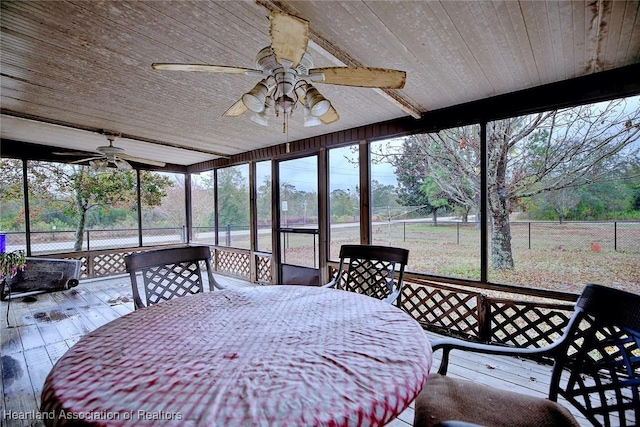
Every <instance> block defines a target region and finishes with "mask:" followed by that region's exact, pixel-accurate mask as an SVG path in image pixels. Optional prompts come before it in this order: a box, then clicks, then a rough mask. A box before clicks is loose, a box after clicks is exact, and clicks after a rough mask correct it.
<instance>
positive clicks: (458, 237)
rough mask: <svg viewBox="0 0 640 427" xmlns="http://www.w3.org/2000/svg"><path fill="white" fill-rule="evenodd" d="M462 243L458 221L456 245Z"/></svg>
mask: <svg viewBox="0 0 640 427" xmlns="http://www.w3.org/2000/svg"><path fill="white" fill-rule="evenodd" d="M459 244H460V223H459V222H456V245H459Z"/></svg>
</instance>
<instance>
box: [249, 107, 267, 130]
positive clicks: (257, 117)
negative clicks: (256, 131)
mask: <svg viewBox="0 0 640 427" xmlns="http://www.w3.org/2000/svg"><path fill="white" fill-rule="evenodd" d="M265 113H266V111H262V112H261V113H253V114H252V115H250V116H249V120H251V121H252V122H254V123H257V124H259V125H260V126H265V127H266V126H269V117H268V116H267V115H266V114H265Z"/></svg>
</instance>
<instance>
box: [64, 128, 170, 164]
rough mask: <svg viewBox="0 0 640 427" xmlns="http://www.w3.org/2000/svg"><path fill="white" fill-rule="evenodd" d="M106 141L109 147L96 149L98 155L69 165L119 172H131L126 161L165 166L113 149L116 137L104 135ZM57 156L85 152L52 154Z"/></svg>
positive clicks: (119, 149) (81, 154)
mask: <svg viewBox="0 0 640 427" xmlns="http://www.w3.org/2000/svg"><path fill="white" fill-rule="evenodd" d="M105 136H106V138H107V140H108V141H109V145H101V146H99V147H97V148H96V152H97V154H98V155H96V156H93V157H88V158H84V159H80V160H75V161H73V162H70V163H84V162H89V166H91V167H92V168H94V169H97V170H102V171H103V170H106V168H107V167H108V166H109V164H112V165H114V166H115V167H117V168H118V169H121V170H131V169H132V167H131V164H129V162H127V160H129V161H132V162H137V163H143V164H146V165H151V166H159V167H163V166H165V163H164V162H158V161H155V160H149V159H142V158H140V157H134V156H130V155H129V154H126V153H125V152H124V148H121V147H115V146H114V145H113V143H114V141H115V140H116V139H117V138H118V135H113V134H106V135H105ZM53 154H58V155H66V156H69V155H71V156H86V155H87V154H86V153H85V152H76V153H73V152H67V153H53Z"/></svg>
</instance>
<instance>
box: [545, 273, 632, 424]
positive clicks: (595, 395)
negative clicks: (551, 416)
mask: <svg viewBox="0 0 640 427" xmlns="http://www.w3.org/2000/svg"><path fill="white" fill-rule="evenodd" d="M557 350H558V352H557V353H556V361H555V365H554V370H553V375H552V378H551V388H550V391H549V398H550V399H551V400H556V399H557V396H558V395H561V396H563V397H564V398H565V399H567V400H568V401H569V402H571V404H573V405H574V406H575V407H576V408H578V409H579V410H580V411H581V412H582V413H583V414H584V415H585V416H586V418H587V419H588V420H589V421H590V422H592V423H593V424H594V425H603V426H611V425H618V426H625V425H636V424H638V423H640V396H639V393H640V392H639V388H640V295H637V294H633V293H630V292H625V291H621V290H617V289H612V288H608V287H604V286H600V285H592V284H591V285H587V286H586V288H585V290H584V291H583V293H582V295H581V296H580V298H579V300H578V302H577V303H576V311H575V313H574V315H573V317H572V318H571V321H570V323H569V325H568V326H567V329H566V330H565V333H564V334H563V337H562V339H561V340H560V345H559V346H558V348H557Z"/></svg>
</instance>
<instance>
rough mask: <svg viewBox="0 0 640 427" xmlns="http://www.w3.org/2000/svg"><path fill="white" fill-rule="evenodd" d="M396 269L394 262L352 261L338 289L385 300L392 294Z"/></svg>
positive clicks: (355, 259) (356, 259)
mask: <svg viewBox="0 0 640 427" xmlns="http://www.w3.org/2000/svg"><path fill="white" fill-rule="evenodd" d="M394 268H395V263H394V262H388V261H381V260H375V261H372V260H368V259H358V258H354V259H351V260H350V261H349V268H348V271H347V273H346V274H345V275H343V276H342V278H341V281H340V283H339V284H338V285H337V286H336V288H338V289H343V290H347V291H351V292H356V293H359V294H364V295H368V296H370V297H374V298H378V299H385V298H386V297H388V296H389V295H390V294H391V289H390V286H391V284H392V283H393V273H394Z"/></svg>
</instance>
